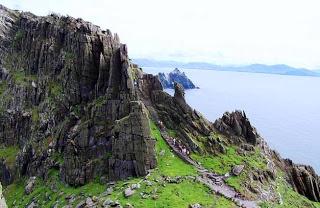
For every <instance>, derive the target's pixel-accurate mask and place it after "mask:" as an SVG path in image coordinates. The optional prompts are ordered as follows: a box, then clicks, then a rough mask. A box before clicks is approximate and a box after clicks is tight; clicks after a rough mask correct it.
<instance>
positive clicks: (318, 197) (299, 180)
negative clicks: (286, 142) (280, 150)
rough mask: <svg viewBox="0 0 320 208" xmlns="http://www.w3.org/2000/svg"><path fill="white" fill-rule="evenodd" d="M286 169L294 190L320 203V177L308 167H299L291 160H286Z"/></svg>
mask: <svg viewBox="0 0 320 208" xmlns="http://www.w3.org/2000/svg"><path fill="white" fill-rule="evenodd" d="M284 169H285V170H286V171H287V174H288V175H289V182H290V183H291V184H292V185H293V187H294V189H295V190H296V191H297V192H299V193H300V194H302V195H304V196H306V197H307V198H309V199H310V200H313V201H317V202H319V201H320V177H319V176H318V175H317V174H316V173H315V171H314V169H313V168H312V167H310V166H307V165H297V164H294V163H293V162H292V161H291V160H288V159H287V160H284Z"/></svg>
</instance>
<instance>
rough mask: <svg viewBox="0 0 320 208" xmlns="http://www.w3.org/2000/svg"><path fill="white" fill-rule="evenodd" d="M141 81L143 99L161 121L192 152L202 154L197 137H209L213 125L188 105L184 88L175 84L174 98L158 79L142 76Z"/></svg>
mask: <svg viewBox="0 0 320 208" xmlns="http://www.w3.org/2000/svg"><path fill="white" fill-rule="evenodd" d="M139 80H140V81H139V83H138V87H139V90H140V92H141V94H142V96H141V97H143V98H144V99H145V100H147V101H148V103H151V104H152V106H153V107H154V109H155V110H156V111H157V114H158V115H159V117H160V118H159V120H161V121H163V122H164V123H165V126H166V127H167V128H169V129H172V130H175V131H176V132H177V133H178V136H179V137H180V138H182V140H183V142H184V143H185V144H186V145H187V146H188V147H189V148H190V149H191V150H193V151H197V152H202V150H201V148H200V147H199V145H198V142H197V137H200V136H209V135H210V133H211V132H212V130H213V125H212V123H210V122H209V121H208V120H206V119H205V118H204V117H203V116H202V115H201V114H200V113H199V112H198V111H196V110H193V109H192V108H191V107H190V106H189V105H188V104H187V103H186V101H185V98H184V94H185V92H184V88H183V86H182V85H181V84H179V83H175V84H174V85H175V96H174V97H172V96H170V95H169V94H168V93H166V92H164V91H163V90H162V87H161V84H160V81H159V80H158V79H157V78H156V77H154V76H152V75H140V78H139ZM146 95H148V96H146ZM151 113H152V112H151Z"/></svg>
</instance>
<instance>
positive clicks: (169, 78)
mask: <svg viewBox="0 0 320 208" xmlns="http://www.w3.org/2000/svg"><path fill="white" fill-rule="evenodd" d="M158 77H159V80H160V82H161V85H162V87H163V88H165V89H168V88H169V89H174V83H175V82H177V83H179V84H181V85H182V86H183V88H184V89H195V88H197V87H196V86H195V85H194V84H193V83H192V81H191V80H190V79H189V78H188V77H187V75H186V74H185V73H184V72H181V71H180V70H179V69H178V68H175V69H174V70H173V71H172V72H170V73H168V74H165V73H159V74H158Z"/></svg>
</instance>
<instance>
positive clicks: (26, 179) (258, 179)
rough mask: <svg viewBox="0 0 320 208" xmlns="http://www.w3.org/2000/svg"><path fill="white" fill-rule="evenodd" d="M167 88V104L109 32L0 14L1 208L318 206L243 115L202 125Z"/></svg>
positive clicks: (311, 181)
mask: <svg viewBox="0 0 320 208" xmlns="http://www.w3.org/2000/svg"><path fill="white" fill-rule="evenodd" d="M175 74H180V75H181V73H180V72H177V71H176V73H175ZM182 75H184V74H183V73H182ZM159 78H160V80H159ZM170 84H173V86H172V87H173V88H174V90H175V93H174V96H171V95H169V94H168V93H166V92H165V91H163V88H164V87H165V86H163V83H162V82H161V76H153V75H151V74H145V73H143V71H142V70H141V69H140V68H139V67H138V66H137V65H135V64H133V63H131V61H130V59H129V57H128V48H127V46H126V45H124V44H122V43H121V42H120V40H119V37H118V35H117V34H112V33H111V32H110V31H109V30H102V29H100V28H99V27H98V26H95V25H93V24H91V23H89V22H86V21H84V20H82V19H75V18H72V17H69V16H67V17H65V16H59V15H56V14H50V15H48V16H44V17H39V16H35V15H33V14H31V13H29V12H21V11H15V10H10V9H7V8H5V7H4V6H1V5H0V141H1V146H0V180H1V183H2V185H4V196H5V198H6V201H7V204H8V206H9V207H29V208H31V207H55V208H56V207H77V208H85V207H236V206H240V207H250V208H251V207H259V206H261V207H292V204H295V205H296V207H320V204H319V203H318V202H319V201H320V196H319V189H320V184H319V181H320V180H319V176H318V175H317V174H316V173H315V172H314V170H313V169H312V167H309V166H304V165H297V164H295V163H293V162H292V161H291V160H288V159H287V160H284V159H282V158H281V157H280V156H279V154H278V153H276V152H275V151H273V150H271V149H270V148H269V147H268V145H267V144H266V142H265V140H264V139H263V138H262V137H261V136H260V135H259V134H258V133H257V130H256V129H255V128H254V127H253V126H252V125H251V123H250V121H249V119H248V118H247V117H246V114H245V113H244V112H242V111H235V112H230V113H228V112H227V113H225V114H224V115H223V116H222V118H220V119H217V120H216V121H215V122H213V123H212V122H210V121H208V120H207V119H206V118H204V116H202V115H201V113H200V112H198V111H197V110H194V109H193V108H191V107H190V106H189V105H188V103H187V102H186V100H185V92H184V90H185V88H186V87H185V86H184V83H180V82H174V83H173V82H171V81H170ZM188 86H190V85H189V84H188ZM187 88H188V87H187ZM217 102H218V100H217ZM1 203H2V204H1ZM5 206H6V205H5V201H4V199H3V197H2V193H1V188H0V207H5Z"/></svg>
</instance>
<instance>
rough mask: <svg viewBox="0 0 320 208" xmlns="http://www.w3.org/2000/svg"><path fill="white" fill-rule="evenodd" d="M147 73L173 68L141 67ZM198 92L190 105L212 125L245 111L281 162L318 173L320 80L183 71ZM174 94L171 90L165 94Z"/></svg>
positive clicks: (189, 99) (188, 93)
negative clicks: (287, 160) (227, 115)
mask: <svg viewBox="0 0 320 208" xmlns="http://www.w3.org/2000/svg"><path fill="white" fill-rule="evenodd" d="M143 70H144V71H145V72H147V73H152V74H156V73H158V72H169V71H172V70H173V69H172V68H152V67H143ZM182 71H184V72H185V73H186V74H187V76H189V78H191V80H192V81H193V82H194V83H195V85H197V86H199V87H200V89H195V90H187V91H186V100H187V102H188V103H189V104H190V105H191V106H192V107H193V108H196V109H197V110H199V111H200V112H202V113H203V114H204V115H205V116H206V117H207V118H208V119H209V120H211V121H214V120H215V119H217V118H218V117H221V116H222V114H223V113H224V112H225V111H233V110H235V109H239V110H245V112H246V114H247V117H249V119H250V121H251V122H252V124H253V125H254V126H255V127H256V128H257V130H258V132H259V133H260V135H262V137H264V138H265V139H266V141H267V142H268V144H269V145H270V146H271V147H272V148H273V149H275V150H277V151H278V152H279V153H280V154H281V155H282V156H283V157H285V158H290V159H292V160H294V161H295V162H297V163H304V164H308V165H312V166H313V167H314V168H315V169H316V171H317V173H318V174H319V173H320V93H319V91H320V78H319V77H301V76H284V75H269V74H255V73H243V72H224V71H210V70H198V69H182ZM167 91H168V92H169V93H170V94H172V93H173V90H167Z"/></svg>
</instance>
